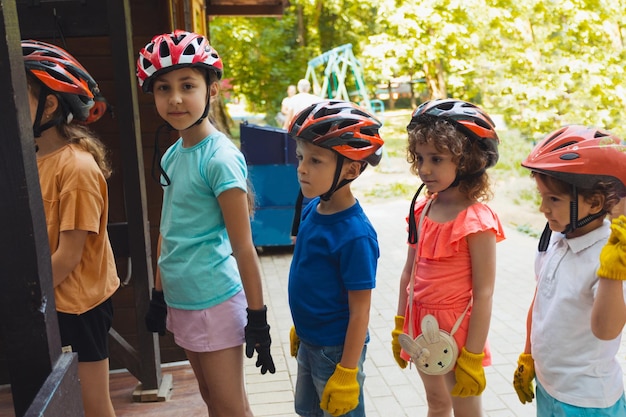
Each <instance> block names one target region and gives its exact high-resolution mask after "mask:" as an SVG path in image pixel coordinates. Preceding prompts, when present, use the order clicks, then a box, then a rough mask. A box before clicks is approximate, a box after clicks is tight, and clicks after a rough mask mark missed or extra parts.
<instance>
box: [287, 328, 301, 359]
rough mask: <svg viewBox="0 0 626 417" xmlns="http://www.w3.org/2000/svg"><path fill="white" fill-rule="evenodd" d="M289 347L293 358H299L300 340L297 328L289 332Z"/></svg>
mask: <svg viewBox="0 0 626 417" xmlns="http://www.w3.org/2000/svg"><path fill="white" fill-rule="evenodd" d="M289 347H290V351H291V356H293V357H294V358H297V357H298V349H300V338H299V337H298V335H297V334H296V326H291V330H290V331H289Z"/></svg>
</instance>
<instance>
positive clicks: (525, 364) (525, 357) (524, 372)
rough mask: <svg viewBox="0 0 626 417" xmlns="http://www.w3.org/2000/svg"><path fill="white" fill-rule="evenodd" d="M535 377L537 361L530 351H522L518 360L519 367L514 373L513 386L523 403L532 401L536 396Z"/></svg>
mask: <svg viewBox="0 0 626 417" xmlns="http://www.w3.org/2000/svg"><path fill="white" fill-rule="evenodd" d="M533 379H535V361H534V360H533V356H532V355H531V354H530V353H522V354H521V355H519V359H518V360H517V369H516V370H515V374H514V375H513V387H514V388H515V392H517V396H518V397H519V400H520V401H521V403H522V404H526V403H531V402H532V401H533V398H535V392H534V390H533Z"/></svg>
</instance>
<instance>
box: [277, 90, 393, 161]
mask: <svg viewBox="0 0 626 417" xmlns="http://www.w3.org/2000/svg"><path fill="white" fill-rule="evenodd" d="M380 127H381V123H380V121H378V119H376V118H375V117H374V116H372V115H371V114H369V113H368V112H367V111H366V110H364V109H362V108H361V107H359V106H357V105H355V104H353V103H351V102H348V101H340V100H331V101H322V102H319V103H316V104H313V105H311V106H309V107H307V108H306V109H304V110H302V111H301V112H300V113H298V114H297V115H296V117H294V118H293V120H292V122H291V125H290V126H289V134H290V135H291V136H292V137H293V138H297V139H302V140H305V141H308V142H311V143H313V144H314V145H317V146H320V147H322V148H326V149H331V150H333V151H335V152H337V153H338V154H340V155H342V156H344V157H346V158H348V159H351V160H353V161H365V162H367V163H369V164H370V165H372V166H376V165H378V163H379V162H380V160H381V158H382V146H383V143H384V142H383V140H382V138H381V137H380V134H379V133H378V131H379V129H380Z"/></svg>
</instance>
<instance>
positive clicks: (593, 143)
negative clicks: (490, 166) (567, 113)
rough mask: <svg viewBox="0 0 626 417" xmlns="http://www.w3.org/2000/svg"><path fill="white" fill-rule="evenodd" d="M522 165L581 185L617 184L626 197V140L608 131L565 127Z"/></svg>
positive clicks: (581, 186) (549, 136) (548, 139)
mask: <svg viewBox="0 0 626 417" xmlns="http://www.w3.org/2000/svg"><path fill="white" fill-rule="evenodd" d="M522 166H523V167H524V168H528V169H530V170H532V171H537V172H542V173H544V174H546V175H550V176H553V177H555V178H558V179H560V180H561V181H563V182H566V183H568V184H571V185H574V186H576V187H579V188H586V189H589V188H593V186H594V185H595V184H596V183H597V182H598V181H604V182H610V183H614V184H615V186H616V188H617V190H618V192H619V194H620V196H621V197H625V196H626V143H625V142H624V141H623V140H621V139H619V138H618V137H616V136H614V135H613V134H612V133H610V132H607V131H605V130H601V129H596V128H592V127H586V126H580V125H571V126H565V127H561V128H560V129H557V130H555V131H554V132H552V133H550V134H548V135H547V136H546V137H545V138H544V139H543V140H542V141H541V142H539V143H538V144H537V145H536V146H535V147H534V149H533V150H532V151H531V152H530V154H529V155H528V156H527V157H526V159H525V160H524V161H523V162H522Z"/></svg>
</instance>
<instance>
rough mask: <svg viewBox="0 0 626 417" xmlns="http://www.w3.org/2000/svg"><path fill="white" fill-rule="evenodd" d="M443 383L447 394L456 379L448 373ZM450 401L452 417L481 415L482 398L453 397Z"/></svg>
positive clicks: (479, 416)
mask: <svg viewBox="0 0 626 417" xmlns="http://www.w3.org/2000/svg"><path fill="white" fill-rule="evenodd" d="M445 381H446V385H447V388H448V392H451V391H452V388H454V385H455V384H456V378H455V376H454V372H448V373H447V374H446V375H445ZM450 398H451V399H452V409H453V410H454V417H481V416H482V415H483V402H482V397H481V396H480V395H478V396H471V397H454V396H452V395H451V396H450Z"/></svg>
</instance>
